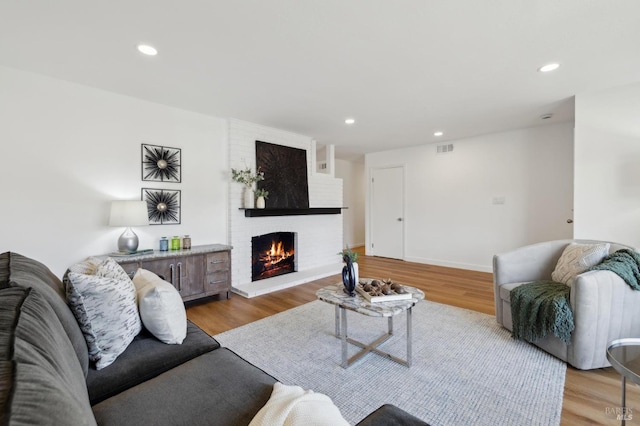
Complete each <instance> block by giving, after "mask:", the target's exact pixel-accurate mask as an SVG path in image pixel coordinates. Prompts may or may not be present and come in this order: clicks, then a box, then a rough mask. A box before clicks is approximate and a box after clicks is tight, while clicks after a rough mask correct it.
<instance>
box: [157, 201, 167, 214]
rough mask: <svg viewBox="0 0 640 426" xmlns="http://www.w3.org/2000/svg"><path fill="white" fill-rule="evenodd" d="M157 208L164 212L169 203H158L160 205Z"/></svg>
mask: <svg viewBox="0 0 640 426" xmlns="http://www.w3.org/2000/svg"><path fill="white" fill-rule="evenodd" d="M156 209H158V211H159V212H163V211H165V210H167V204H166V203H158V205H157V206H156Z"/></svg>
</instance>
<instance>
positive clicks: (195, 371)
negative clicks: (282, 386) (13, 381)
mask: <svg viewBox="0 0 640 426" xmlns="http://www.w3.org/2000/svg"><path fill="white" fill-rule="evenodd" d="M165 346H168V347H172V346H173V345H165ZM173 347H175V346H173ZM275 382H276V379H274V378H273V377H271V376H270V375H268V374H267V373H265V372H264V371H262V370H260V369H259V368H257V367H256V366H254V365H252V364H250V363H248V362H247V361H245V360H244V359H242V358H240V357H239V356H238V355H236V354H235V353H233V352H231V351H230V350H228V349H226V348H220V349H216V350H215V351H212V352H208V353H206V354H204V355H201V356H199V357H197V358H194V359H192V360H191V361H188V362H185V363H184V364H182V365H179V366H177V367H176V368H174V369H171V370H169V371H167V372H166V373H164V374H162V375H160V376H158V377H155V378H153V379H151V380H148V381H146V382H144V383H141V384H140V385H138V386H136V387H135V388H134V389H129V390H128V391H125V392H122V393H120V394H118V395H115V396H114V397H112V398H109V399H107V400H105V401H103V402H101V403H100V404H97V405H94V406H93V413H94V415H95V417H96V420H97V422H98V423H99V424H105V425H106V424H112V425H119V426H126V425H136V426H137V425H157V424H176V425H177V424H189V425H190V426H198V425H207V426H208V425H216V426H237V425H247V424H249V422H250V421H251V419H252V418H253V417H254V416H255V415H256V413H257V412H258V410H260V408H262V406H263V405H265V404H266V402H267V401H268V400H269V396H270V395H271V390H272V388H273V384H274V383H275ZM167 407H171V409H170V410H167Z"/></svg>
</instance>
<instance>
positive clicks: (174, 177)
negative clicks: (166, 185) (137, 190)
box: [142, 143, 182, 182]
mask: <svg viewBox="0 0 640 426" xmlns="http://www.w3.org/2000/svg"><path fill="white" fill-rule="evenodd" d="M142 180H143V181H151V182H181V181H182V151H181V150H180V148H170V147H167V146H158V145H149V144H144V143H143V144H142Z"/></svg>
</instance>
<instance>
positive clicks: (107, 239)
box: [0, 67, 228, 276]
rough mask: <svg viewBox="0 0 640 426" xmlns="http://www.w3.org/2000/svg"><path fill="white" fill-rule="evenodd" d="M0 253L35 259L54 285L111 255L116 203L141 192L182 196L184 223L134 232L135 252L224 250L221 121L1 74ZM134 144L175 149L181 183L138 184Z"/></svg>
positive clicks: (223, 133) (51, 81)
mask: <svg viewBox="0 0 640 426" xmlns="http://www.w3.org/2000/svg"><path fill="white" fill-rule="evenodd" d="M0 93H2V96H0V122H1V125H0V144H1V150H2V181H3V185H2V186H3V191H2V192H3V196H2V213H1V214H0V252H4V251H7V250H11V251H15V252H18V253H21V254H24V255H27V256H30V257H33V258H35V259H37V260H40V261H41V262H43V263H45V264H46V265H47V266H49V267H50V268H51V269H52V271H53V272H54V273H55V274H56V275H58V276H62V274H63V273H64V271H65V270H66V268H67V267H68V266H69V265H70V264H72V263H74V262H77V261H79V260H82V259H84V258H85V257H86V256H88V255H93V254H104V253H107V252H110V251H114V250H115V249H116V240H117V239H118V236H119V235H120V234H121V233H122V231H123V229H121V228H110V227H108V226H107V222H108V215H109V204H110V201H111V200H114V199H140V190H141V188H143V187H151V188H164V189H179V190H181V191H182V193H181V195H182V223H181V224H180V225H160V226H147V227H140V228H136V229H135V231H136V233H137V234H138V236H139V237H140V248H157V245H158V240H159V238H160V237H161V236H172V235H183V234H190V235H191V236H192V244H194V245H196V244H209V243H226V242H227V240H226V238H227V208H226V206H227V184H228V183H227V177H226V174H225V171H226V170H227V169H228V165H227V138H226V120H223V119H220V118H215V117H207V116H204V115H200V114H195V113H191V112H187V111H183V110H179V109H175V108H169V107H166V106H163V105H158V104H153V103H149V102H145V101H141V100H137V99H134V98H129V97H125V96H120V95H117V94H113V93H109V92H105V91H101V90H96V89H92V88H88V87H85V86H80V85H76V84H71V83H67V82H64V81H61V80H55V79H51V78H47V77H43V76H39V75H36V74H31V73H25V72H20V71H16V70H12V69H9V68H4V67H0ZM142 143H150V144H155V145H165V146H170V147H176V148H181V149H182V164H183V170H182V183H179V184H176V183H173V184H163V183H158V182H143V181H142V180H141V168H140V161H141V159H140V156H141V154H140V151H141V144H142Z"/></svg>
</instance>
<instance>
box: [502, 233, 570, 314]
mask: <svg viewBox="0 0 640 426" xmlns="http://www.w3.org/2000/svg"><path fill="white" fill-rule="evenodd" d="M570 242H571V240H558V241H548V242H544V243H539V244H532V245H528V246H524V247H520V248H518V249H516V250H512V251H509V252H507V253H502V254H496V255H495V256H493V296H494V306H495V310H496V319H497V320H498V322H499V323H500V324H502V302H501V300H500V286H502V285H504V284H510V283H521V282H529V281H537V280H548V279H551V273H552V272H553V269H554V268H555V266H556V263H558V259H559V258H560V256H561V255H562V251H563V250H564V248H565V247H566V246H567V244H569V243H570Z"/></svg>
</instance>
